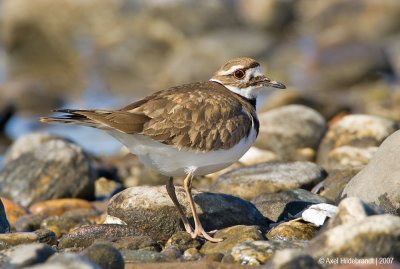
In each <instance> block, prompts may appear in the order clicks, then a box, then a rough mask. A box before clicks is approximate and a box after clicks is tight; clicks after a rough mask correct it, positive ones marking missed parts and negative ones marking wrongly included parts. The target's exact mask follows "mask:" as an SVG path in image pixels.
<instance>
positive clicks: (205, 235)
mask: <svg viewBox="0 0 400 269" xmlns="http://www.w3.org/2000/svg"><path fill="white" fill-rule="evenodd" d="M215 232H216V230H215V231H212V232H210V233H211V234H214V233H215ZM190 235H191V236H192V238H193V239H194V238H197V237H201V238H204V239H206V240H208V241H210V242H213V243H218V242H221V241H223V240H224V239H222V238H212V237H211V236H210V234H209V233H207V232H206V231H204V230H203V229H195V231H194V232H191V233H190Z"/></svg>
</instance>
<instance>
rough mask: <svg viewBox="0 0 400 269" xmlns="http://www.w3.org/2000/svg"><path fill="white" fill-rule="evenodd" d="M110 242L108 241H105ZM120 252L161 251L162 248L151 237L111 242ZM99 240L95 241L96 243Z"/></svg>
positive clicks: (132, 237)
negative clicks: (126, 250)
mask: <svg viewBox="0 0 400 269" xmlns="http://www.w3.org/2000/svg"><path fill="white" fill-rule="evenodd" d="M105 240H108V239H105ZM109 241H111V242H112V243H113V246H114V247H116V248H117V249H118V250H123V249H128V250H148V251H161V246H160V245H159V244H158V243H157V242H156V241H155V240H154V239H153V238H151V237H150V236H128V237H120V238H115V239H114V240H109ZM96 242H97V240H96V241H95V243H96Z"/></svg>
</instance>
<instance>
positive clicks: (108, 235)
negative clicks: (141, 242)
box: [58, 224, 141, 249]
mask: <svg viewBox="0 0 400 269" xmlns="http://www.w3.org/2000/svg"><path fill="white" fill-rule="evenodd" d="M140 232H141V231H138V230H137V229H135V227H132V226H127V225H118V224H94V225H87V226H82V227H80V228H77V229H75V230H73V231H70V232H69V233H68V234H66V235H64V236H63V237H62V238H61V240H60V242H59V244H58V247H59V248H61V249H63V248H72V247H75V248H82V247H88V246H90V245H91V244H93V242H94V241H95V240H98V239H105V240H110V241H112V240H116V239H117V238H123V237H129V236H138V235H141V233H140Z"/></svg>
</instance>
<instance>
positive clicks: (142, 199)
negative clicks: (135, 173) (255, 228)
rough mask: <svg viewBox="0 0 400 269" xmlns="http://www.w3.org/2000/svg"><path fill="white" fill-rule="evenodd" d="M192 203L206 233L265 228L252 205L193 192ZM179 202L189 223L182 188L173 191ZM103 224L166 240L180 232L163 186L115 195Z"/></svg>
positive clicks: (140, 188) (234, 198)
mask: <svg viewBox="0 0 400 269" xmlns="http://www.w3.org/2000/svg"><path fill="white" fill-rule="evenodd" d="M192 193H193V197H194V202H195V204H196V209H197V212H198V214H199V217H200V220H201V222H202V225H203V227H204V229H205V230H206V231H210V230H215V229H222V228H225V227H230V226H233V225H239V224H245V225H265V224H266V222H265V219H264V217H263V216H262V215H261V213H260V212H258V210H257V209H256V208H255V207H254V205H252V204H251V203H249V202H247V201H244V200H242V199H240V198H237V197H234V196H230V195H226V194H219V193H208V192H200V191H196V190H193V192H192ZM176 194H177V197H178V200H179V202H180V203H181V205H182V206H183V207H184V211H185V212H186V214H187V217H188V218H189V219H191V215H190V213H189V212H191V211H190V209H189V203H188V202H187V200H186V199H185V198H186V197H185V192H184V190H183V188H182V187H177V188H176ZM107 213H108V217H107V220H106V222H105V223H120V224H127V225H128V226H129V227H134V229H136V230H137V231H141V232H140V233H139V234H137V235H150V236H152V237H154V238H161V239H164V240H168V238H170V237H171V236H172V235H173V234H174V233H176V232H177V231H181V230H183V228H182V226H181V220H180V217H179V214H178V211H177V210H176V209H175V207H174V205H173V203H172V200H171V199H170V197H169V196H168V194H167V191H166V188H165V186H153V187H151V186H140V187H132V188H129V189H126V190H124V191H122V192H120V193H118V194H116V195H115V196H114V197H113V198H112V199H111V200H110V202H109V205H108V211H107Z"/></svg>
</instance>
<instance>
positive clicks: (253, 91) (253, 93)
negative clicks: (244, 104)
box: [210, 78, 260, 99]
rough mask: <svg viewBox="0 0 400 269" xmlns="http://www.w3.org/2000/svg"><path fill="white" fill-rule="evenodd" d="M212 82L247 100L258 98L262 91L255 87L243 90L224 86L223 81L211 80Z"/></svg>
mask: <svg viewBox="0 0 400 269" xmlns="http://www.w3.org/2000/svg"><path fill="white" fill-rule="evenodd" d="M210 81H213V82H217V83H219V84H221V85H222V86H224V87H225V88H227V89H228V90H230V91H231V92H234V93H236V94H239V95H241V96H243V97H245V98H247V99H255V98H257V95H258V92H259V90H260V87H254V86H249V87H247V88H241V89H239V88H238V87H235V86H231V85H224V84H223V83H222V82H221V81H219V80H218V79H213V78H212V79H210Z"/></svg>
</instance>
